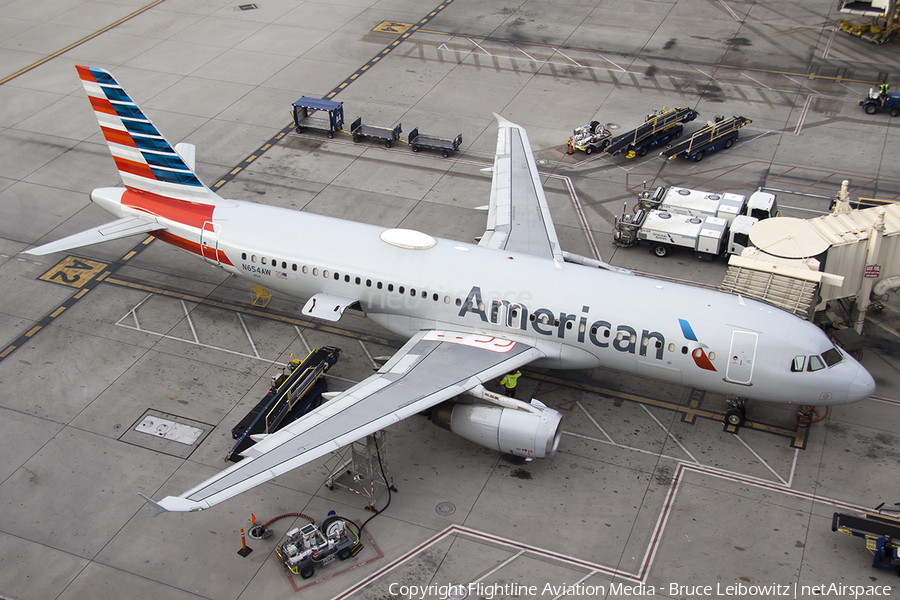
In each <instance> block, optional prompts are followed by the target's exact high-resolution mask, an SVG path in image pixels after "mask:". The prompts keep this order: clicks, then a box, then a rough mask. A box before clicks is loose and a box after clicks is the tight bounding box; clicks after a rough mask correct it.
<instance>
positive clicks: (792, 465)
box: [787, 448, 800, 487]
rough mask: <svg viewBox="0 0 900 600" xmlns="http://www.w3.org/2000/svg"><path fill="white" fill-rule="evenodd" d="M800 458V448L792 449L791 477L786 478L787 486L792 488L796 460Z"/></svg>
mask: <svg viewBox="0 0 900 600" xmlns="http://www.w3.org/2000/svg"><path fill="white" fill-rule="evenodd" d="M799 456H800V448H794V460H793V461H791V476H790V477H788V482H787V486H788V487H793V486H794V472H795V471H796V470H797V458H798V457H799Z"/></svg>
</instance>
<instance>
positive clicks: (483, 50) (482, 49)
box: [466, 38, 493, 56]
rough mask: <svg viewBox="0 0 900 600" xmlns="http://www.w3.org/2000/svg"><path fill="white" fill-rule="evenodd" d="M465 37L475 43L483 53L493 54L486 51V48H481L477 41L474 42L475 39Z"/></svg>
mask: <svg viewBox="0 0 900 600" xmlns="http://www.w3.org/2000/svg"><path fill="white" fill-rule="evenodd" d="M466 39H467V40H469V41H470V42H472V43H473V44H475V45H476V46H478V49H479V50H481V51H482V52H484V53H485V54H487V55H488V56H493V54H491V53H490V52H488V51H487V50H485V49H484V48H482V47H481V45H480V44H479V43H478V42H476V41H475V40H473V39H472V38H466Z"/></svg>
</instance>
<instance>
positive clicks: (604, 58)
mask: <svg viewBox="0 0 900 600" xmlns="http://www.w3.org/2000/svg"><path fill="white" fill-rule="evenodd" d="M597 56H599V57H600V58H602V59H603V60H605V61H606V62H608V63H609V64H611V65H612V66H614V67H615V68H617V69H618V70H620V71H622V72H623V73H628V71H626V70H625V69H623V68H622V67H620V66H619V65H617V64H616V63H614V62H613V61H611V60H609V59H608V58H606V57H605V56H603V55H602V54H599V53H597Z"/></svg>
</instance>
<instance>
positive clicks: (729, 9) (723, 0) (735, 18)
mask: <svg viewBox="0 0 900 600" xmlns="http://www.w3.org/2000/svg"><path fill="white" fill-rule="evenodd" d="M719 4H721V5H722V6H724V7H725V10H727V11H728V14H730V15H731V16H732V18H733V19H734V20H735V21H737V22H738V23H743V21H742V20H741V18H740V17H738V16H737V13H736V12H734V11H733V10H731V7H730V6H728V5H727V4H725V0H719Z"/></svg>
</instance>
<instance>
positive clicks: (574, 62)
mask: <svg viewBox="0 0 900 600" xmlns="http://www.w3.org/2000/svg"><path fill="white" fill-rule="evenodd" d="M553 51H554V52H556V53H557V54H559V55H560V56H563V57H564V58H566V59H568V60H570V61H572V63H573V64H574V65H575V66H576V67H584V65H583V64H581V63H580V62H578V61H577V60H575V59H574V58H572V57H571V56H567V55H565V54H563V53H562V51H561V50H560V49H559V48H554V49H553Z"/></svg>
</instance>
